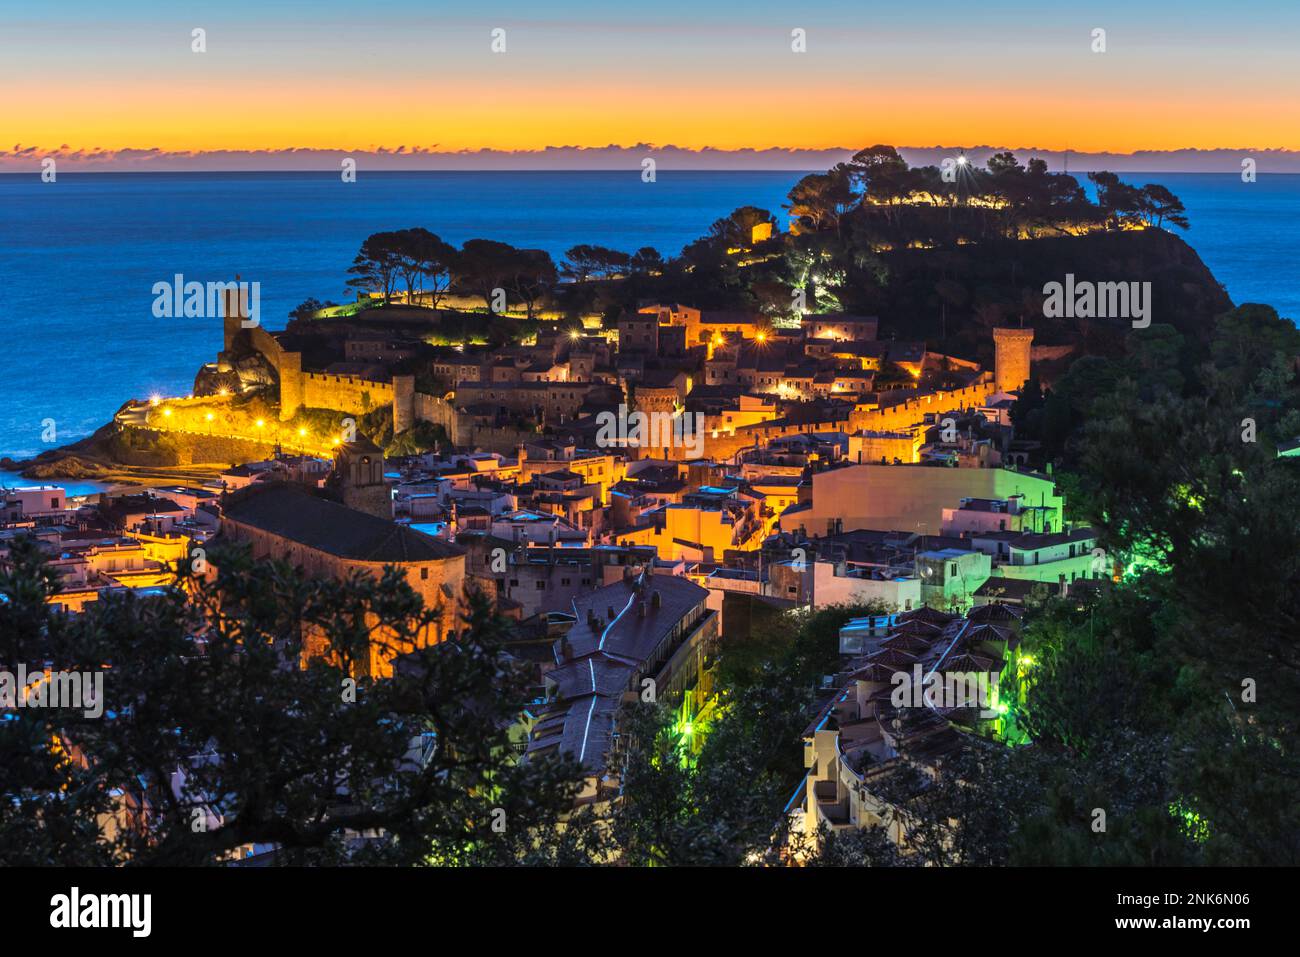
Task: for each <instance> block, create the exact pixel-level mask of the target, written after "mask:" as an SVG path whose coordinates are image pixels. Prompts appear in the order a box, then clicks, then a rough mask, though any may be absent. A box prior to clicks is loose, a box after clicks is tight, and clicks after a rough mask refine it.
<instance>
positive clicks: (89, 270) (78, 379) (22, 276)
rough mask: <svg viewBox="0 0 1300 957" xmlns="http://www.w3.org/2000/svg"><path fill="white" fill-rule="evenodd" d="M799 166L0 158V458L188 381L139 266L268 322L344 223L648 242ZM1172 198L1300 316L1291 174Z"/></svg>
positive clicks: (176, 339)
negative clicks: (437, 167)
mask: <svg viewBox="0 0 1300 957" xmlns="http://www.w3.org/2000/svg"><path fill="white" fill-rule="evenodd" d="M800 175H801V174H799V173H774V172H735V173H690V172H671V171H669V172H661V173H660V174H659V177H658V181H657V182H655V183H643V182H641V179H640V171H639V170H637V171H635V172H630V173H623V172H608V173H596V172H575V173H541V172H530V173H384V174H375V173H371V174H363V175H362V176H361V177H359V179H358V181H357V182H356V183H351V184H344V183H342V182H341V180H340V178H339V176H338V175H337V174H315V173H264V174H259V173H235V174H216V173H213V174H202V173H194V174H167V173H154V174H148V173H126V174H81V175H76V174H62V175H60V176H59V179H58V182H57V183H53V184H45V183H41V182H40V180H39V178H38V177H37V176H35V175H0V315H3V318H4V329H5V332H6V335H5V336H4V338H3V341H0V356H2V357H3V358H0V455H6V454H7V455H14V456H29V455H33V454H35V453H37V452H39V451H41V450H43V449H45V448H48V447H49V446H48V445H45V444H43V443H42V442H41V430H42V426H41V423H42V420H44V419H47V418H51V419H54V420H55V423H56V427H57V444H63V443H65V442H68V441H72V440H74V439H76V438H78V437H80V436H82V435H85V434H86V433H88V432H90V431H92V430H93V429H95V428H96V427H98V426H99V425H102V424H103V423H104V422H105V421H107V419H108V418H109V416H110V415H111V414H112V412H113V411H114V410H115V409H116V408H117V407H118V406H119V405H120V404H121V403H122V402H123V401H124V400H125V399H127V398H131V397H143V396H146V395H149V394H150V393H152V392H159V393H162V394H164V395H176V394H184V393H186V392H188V391H189V389H190V387H191V385H192V383H193V379H194V372H195V370H196V369H197V368H198V366H199V365H200V364H201V363H202V362H204V361H207V360H208V359H210V358H211V357H212V356H213V355H214V354H215V353H216V351H217V350H218V349H219V348H220V345H221V330H220V325H219V321H209V320H204V319H184V318H181V319H157V318H155V317H154V316H153V314H152V308H151V307H152V304H153V298H154V297H153V293H152V287H153V284H154V283H155V282H159V281H164V280H166V281H170V279H171V277H172V276H173V275H174V274H176V273H182V274H183V275H184V276H185V278H186V279H187V280H198V281H201V282H206V281H209V280H226V279H230V278H231V277H233V276H234V275H235V274H236V273H238V274H241V275H242V276H243V278H244V279H246V280H257V281H259V282H260V283H261V297H262V298H261V308H262V322H263V323H264V324H265V325H266V326H267V327H268V328H271V329H277V328H280V327H282V326H283V324H284V322H285V321H286V319H287V313H288V311H289V310H290V309H291V308H293V307H294V306H296V305H297V304H298V303H300V302H302V301H303V300H304V299H306V298H308V297H316V298H318V299H322V300H325V299H332V300H334V301H335V302H344V301H347V300H348V299H350V298H352V296H351V295H350V294H349V293H348V292H347V290H346V287H345V286H344V280H345V279H346V278H347V275H346V270H347V267H348V265H349V264H350V263H351V261H352V257H353V256H354V255H355V254H356V250H357V246H358V245H359V244H360V242H361V240H362V239H364V238H365V237H366V236H367V235H369V234H370V233H372V232H376V231H378V230H381V229H398V228H402V227H407V226H425V227H427V228H429V229H431V230H433V231H434V232H436V233H438V234H439V235H440V236H442V237H443V238H444V239H446V240H447V241H449V242H453V243H457V244H459V243H461V242H463V241H464V240H466V239H472V238H475V237H483V238H490V239H500V240H503V241H505V242H509V243H513V244H515V245H517V246H528V247H539V248H542V249H546V250H547V251H549V252H550V253H551V254H552V255H553V256H554V257H555V258H556V259H557V260H558V259H559V258H560V257H561V256H562V255H563V253H564V250H566V249H568V248H569V247H570V246H573V245H574V244H576V243H598V244H600V245H605V246H611V247H614V248H616V249H623V250H627V251H632V250H635V249H637V248H640V247H642V246H653V247H655V248H656V249H658V250H659V251H660V252H661V253H663V254H664V255H665V256H667V255H675V254H676V253H678V252H679V251H680V250H681V247H682V246H683V245H685V244H686V243H688V242H690V241H691V240H693V239H695V238H697V237H699V236H700V235H702V234H703V233H704V232H705V231H706V230H707V229H708V227H709V225H710V224H711V223H712V222H713V221H714V220H715V219H717V218H718V217H720V216H723V215H726V214H727V213H728V212H730V211H731V210H732V209H734V208H736V207H737V206H742V205H747V204H752V205H756V206H762V207H765V208H767V209H770V210H772V211H773V212H775V213H777V214H778V215H781V209H780V206H781V203H782V202H783V200H784V199H785V194H786V192H787V191H788V190H789V188H790V186H791V185H792V184H793V183H794V182H795V181H796V180H797V179H798V178H799V176H800ZM1147 180H1155V181H1158V182H1162V183H1164V184H1166V185H1167V186H1169V187H1170V188H1171V189H1173V190H1174V192H1175V193H1177V194H1178V195H1179V196H1181V197H1182V199H1183V201H1184V202H1185V203H1186V205H1187V208H1188V211H1189V215H1190V216H1191V220H1192V229H1191V231H1190V232H1189V233H1187V234H1186V235H1187V239H1188V241H1189V242H1191V244H1192V245H1193V246H1194V247H1195V248H1196V250H1197V251H1198V252H1199V253H1200V255H1201V257H1202V258H1203V259H1204V260H1205V262H1206V264H1207V265H1208V266H1209V267H1210V269H1211V270H1212V271H1213V272H1214V273H1215V275H1216V276H1217V277H1218V278H1219V280H1220V281H1221V282H1223V283H1224V284H1225V285H1226V286H1227V288H1228V292H1229V294H1230V295H1231V296H1232V297H1233V299H1234V300H1235V301H1237V302H1245V301H1263V302H1269V303H1272V304H1274V305H1276V306H1277V307H1278V309H1279V311H1280V312H1282V313H1283V314H1284V315H1287V316H1289V317H1292V318H1300V266H1297V265H1296V258H1295V254H1294V250H1295V248H1296V246H1297V241H1300V176H1280V175H1273V176H1261V177H1260V178H1259V181H1258V182H1257V183H1253V184H1243V183H1241V182H1240V180H1239V178H1237V177H1236V176H1232V175H1218V174H1159V175H1157V174H1152V175H1150V176H1146V177H1143V178H1142V181H1143V182H1145V181H1147Z"/></svg>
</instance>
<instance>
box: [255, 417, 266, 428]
mask: <svg viewBox="0 0 1300 957" xmlns="http://www.w3.org/2000/svg"><path fill="white" fill-rule="evenodd" d="M253 424H254V425H256V426H257V427H258V428H259V429H260V428H262V427H263V426H265V425H266V422H265V421H264V420H263V419H258V420H257V421H256V422H254V423H253Z"/></svg>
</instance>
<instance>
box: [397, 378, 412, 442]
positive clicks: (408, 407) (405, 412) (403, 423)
mask: <svg viewBox="0 0 1300 957" xmlns="http://www.w3.org/2000/svg"><path fill="white" fill-rule="evenodd" d="M414 425H415V376H413V375H395V376H393V434H394V435H396V434H397V433H399V432H405V431H406V430H407V429H409V428H412V427H413V426H414Z"/></svg>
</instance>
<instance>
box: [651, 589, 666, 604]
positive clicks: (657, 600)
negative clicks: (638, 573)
mask: <svg viewBox="0 0 1300 957" xmlns="http://www.w3.org/2000/svg"><path fill="white" fill-rule="evenodd" d="M663 603H664V596H663V595H661V594H660V593H659V592H658V591H652V592H651V593H650V607H651V608H662V607H663Z"/></svg>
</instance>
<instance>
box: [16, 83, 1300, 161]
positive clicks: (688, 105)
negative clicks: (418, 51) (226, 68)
mask: <svg viewBox="0 0 1300 957" xmlns="http://www.w3.org/2000/svg"><path fill="white" fill-rule="evenodd" d="M11 86H12V87H14V89H13V93H14V94H15V95H14V96H13V97H12V98H11V99H10V101H9V103H8V104H7V105H6V112H7V114H8V115H7V117H6V127H7V128H8V132H9V136H8V137H7V140H8V142H6V143H5V144H4V145H5V146H9V145H10V144H11V143H15V142H17V143H22V144H23V145H24V146H37V147H39V148H40V149H41V150H55V149H58V148H59V147H61V146H63V145H65V144H66V145H67V146H68V147H69V148H70V149H72V150H79V149H86V150H89V149H93V148H100V149H105V150H122V149H154V148H157V149H161V150H164V151H168V152H171V151H177V152H185V151H213V150H285V149H294V148H297V149H320V150H349V149H356V150H365V149H375V148H379V147H383V148H387V149H396V148H397V147H399V146H406V147H407V148H408V149H410V148H413V147H417V146H420V147H423V148H425V149H436V150H438V151H440V152H443V151H456V150H476V149H498V150H536V149H542V148H545V147H548V146H586V147H602V146H608V145H617V146H633V145H635V144H639V143H652V144H656V145H660V146H663V145H669V144H671V145H674V146H678V147H683V148H690V149H698V148H701V147H706V146H709V147H716V148H718V149H745V148H752V149H766V148H771V147H776V148H790V149H831V148H856V147H860V146H866V145H870V144H873V143H890V144H893V145H895V146H926V145H939V144H942V145H958V144H969V145H991V146H1005V147H1010V148H1030V147H1033V148H1037V149H1043V150H1063V149H1070V150H1078V151H1110V152H1121V153H1127V152H1133V151H1135V150H1144V149H1151V150H1164V149H1184V148H1201V149H1213V148H1256V149H1262V148H1281V149H1300V104H1298V102H1297V100H1296V99H1295V98H1293V97H1290V96H1289V95H1288V94H1287V92H1286V91H1285V90H1279V91H1277V92H1276V93H1269V92H1266V91H1260V92H1259V93H1258V94H1257V95H1256V96H1254V97H1252V98H1250V99H1245V100H1243V99H1242V98H1241V97H1240V95H1239V94H1238V93H1236V92H1235V91H1232V90H1223V91H1219V92H1208V93H1207V92H1205V91H1198V92H1196V93H1195V94H1192V93H1190V92H1189V93H1188V94H1186V95H1183V96H1179V97H1176V98H1171V97H1168V96H1166V97H1158V98H1157V97H1154V96H1153V99H1155V100H1157V102H1146V103H1144V102H1142V101H1141V100H1140V99H1138V98H1136V97H1135V98H1133V99H1132V100H1130V101H1129V102H1126V103H1124V104H1123V108H1122V109H1117V105H1116V104H1117V101H1116V95H1115V91H1114V90H1108V89H1104V88H1091V89H1072V90H1070V91H1069V92H1065V93H1063V92H1062V91H1059V90H1056V91H1052V90H1039V89H1017V90H1014V91H1008V90H1006V89H1004V88H1002V87H1000V86H999V85H997V84H994V83H990V84H988V86H987V87H986V88H984V89H981V88H980V87H979V86H978V84H975V85H972V86H969V87H965V88H963V89H962V92H961V95H960V96H954V95H952V92H951V91H950V90H947V89H943V88H942V87H941V86H940V85H938V84H936V85H934V86H932V87H929V86H924V85H916V86H908V87H901V88H895V89H892V90H890V91H889V92H888V93H887V94H885V93H881V92H864V91H863V90H861V89H859V88H857V87H853V86H850V87H848V88H845V87H844V86H842V85H838V84H831V83H826V84H825V85H824V86H823V85H820V84H819V85H818V86H817V87H815V88H811V89H810V88H809V86H807V85H804V86H802V87H800V88H798V89H791V88H788V87H785V86H783V85H781V84H780V83H779V82H776V81H775V80H771V81H767V82H764V81H762V80H756V81H754V82H752V83H748V84H746V85H745V87H744V89H743V91H742V90H737V89H731V88H722V87H707V88H703V89H690V88H687V87H685V86H673V85H670V84H665V85H663V86H660V87H658V88H655V89H653V90H646V89H645V88H644V87H642V86H641V85H639V84H636V83H625V84H619V83H609V84H603V85H601V86H599V87H592V86H589V85H586V84H585V83H584V84H582V85H581V89H574V88H570V87H568V86H563V85H560V84H558V83H555V82H552V83H546V84H542V83H539V84H537V85H534V86H532V87H529V88H525V89H520V88H519V85H518V84H517V83H516V82H509V81H506V80H497V81H489V82H486V83H475V84H473V85H472V86H471V85H469V84H466V85H464V86H460V87H459V88H457V89H456V90H455V91H454V96H450V95H440V91H439V90H437V89H422V88H411V89H406V90H398V91H394V90H391V89H388V90H386V91H385V92H384V93H383V94H382V95H379V94H378V93H377V91H376V89H375V88H374V85H373V84H371V83H357V84H354V83H350V82H349V83H338V84H337V85H336V86H331V85H330V84H328V83H326V84H324V85H322V84H321V83H319V82H315V81H308V80H301V81H286V82H284V83H280V84H278V85H276V86H275V87H274V88H271V89H267V88H265V87H264V86H262V85H260V84H258V83H256V82H251V81H247V82H240V81H236V82H231V83H225V84H223V85H221V86H220V87H219V88H213V87H212V86H210V85H207V84H204V83H199V82H195V81H189V82H177V83H174V84H169V85H167V86H166V87H159V86H157V85H156V84H152V83H146V82H138V83H134V84H133V83H129V82H127V83H122V84H119V85H117V86H115V87H113V88H108V87H100V88H90V89H87V88H86V87H85V86H83V85H81V84H79V83H72V82H68V81H66V80H65V81H63V82H59V81H50V80H48V79H46V80H44V81H42V82H41V83H40V86H39V91H38V90H37V89H36V81H28V88H27V89H24V81H23V80H22V79H21V78H20V79H18V80H17V82H15V83H14V84H11ZM38 92H39V95H37V93H38ZM448 92H449V93H450V92H451V91H448ZM781 117H790V118H796V119H791V120H790V121H788V122H785V121H782V120H781V119H780V118H781ZM1265 130H1267V131H1269V133H1268V134H1267V135H1265V134H1264V133H1263V132H1262V131H1265Z"/></svg>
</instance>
